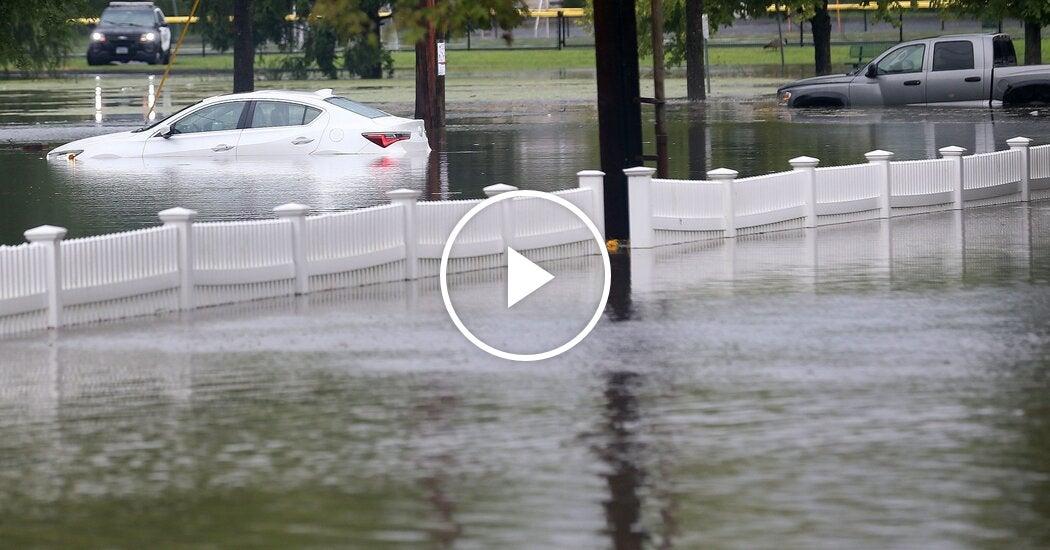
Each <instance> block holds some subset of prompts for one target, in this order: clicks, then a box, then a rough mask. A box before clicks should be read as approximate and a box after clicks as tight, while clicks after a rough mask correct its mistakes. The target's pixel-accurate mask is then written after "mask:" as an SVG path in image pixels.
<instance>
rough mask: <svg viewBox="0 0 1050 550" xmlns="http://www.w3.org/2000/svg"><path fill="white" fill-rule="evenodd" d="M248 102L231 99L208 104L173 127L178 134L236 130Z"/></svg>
mask: <svg viewBox="0 0 1050 550" xmlns="http://www.w3.org/2000/svg"><path fill="white" fill-rule="evenodd" d="M246 104H247V102H244V101H229V102H226V103H219V104H216V105H208V106H207V107H203V108H201V109H199V110H197V111H194V112H193V113H190V114H188V115H186V117H185V118H183V119H182V120H179V121H178V122H176V123H175V124H174V125H173V126H172V128H174V129H175V133H178V134H196V133H200V132H221V131H223V130H236V129H237V122H239V121H240V120H241V111H243V110H244V106H245V105H246Z"/></svg>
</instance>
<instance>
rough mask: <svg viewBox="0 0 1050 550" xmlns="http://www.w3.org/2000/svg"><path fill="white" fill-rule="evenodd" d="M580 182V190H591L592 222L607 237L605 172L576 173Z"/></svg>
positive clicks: (586, 171)
mask: <svg viewBox="0 0 1050 550" xmlns="http://www.w3.org/2000/svg"><path fill="white" fill-rule="evenodd" d="M576 178H577V179H578V180H579V182H580V189H590V190H591V198H592V199H593V202H592V203H591V221H592V222H594V225H595V227H597V228H598V232H599V233H601V234H602V236H604V235H605V172H602V171H601V170H583V171H581V172H577V173H576Z"/></svg>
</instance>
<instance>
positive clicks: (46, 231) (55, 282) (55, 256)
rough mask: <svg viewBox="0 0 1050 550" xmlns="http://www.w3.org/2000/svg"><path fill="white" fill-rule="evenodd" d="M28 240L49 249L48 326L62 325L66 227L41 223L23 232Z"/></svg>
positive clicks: (56, 326) (47, 279) (47, 270)
mask: <svg viewBox="0 0 1050 550" xmlns="http://www.w3.org/2000/svg"><path fill="white" fill-rule="evenodd" d="M23 235H25V238H26V240H27V241H29V242H31V243H33V244H35V245H38V246H43V247H45V248H46V250H47V259H46V260H45V262H46V263H45V264H44V265H45V267H44V269H45V270H46V272H45V274H44V286H45V292H46V293H47V328H58V327H60V326H62V239H64V238H66V228H65V227H55V226H53V225H41V226H40V227H34V228H33V229H30V230H29V231H26V232H25V233H23Z"/></svg>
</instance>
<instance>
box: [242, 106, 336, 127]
mask: <svg viewBox="0 0 1050 550" xmlns="http://www.w3.org/2000/svg"><path fill="white" fill-rule="evenodd" d="M320 114H321V110H320V109H315V108H314V107H308V106H306V105H301V104H299V103H289V102H287V101H256V102H255V112H254V113H252V121H251V125H250V126H249V127H251V128H273V127H275V126H304V125H306V124H310V123H311V122H313V120H314V119H315V118H317V117H318V115H320Z"/></svg>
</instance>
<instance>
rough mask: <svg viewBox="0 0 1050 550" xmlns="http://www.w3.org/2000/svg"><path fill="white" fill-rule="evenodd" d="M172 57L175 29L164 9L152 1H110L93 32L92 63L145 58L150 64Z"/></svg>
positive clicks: (90, 59)
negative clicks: (170, 25) (172, 36)
mask: <svg viewBox="0 0 1050 550" xmlns="http://www.w3.org/2000/svg"><path fill="white" fill-rule="evenodd" d="M170 58H171V28H170V27H168V23H167V22H166V21H165V19H164V12H162V11H160V8H158V7H156V6H154V5H153V3H152V2H110V3H109V7H107V8H106V9H104V10H102V15H101V17H99V20H98V26H96V27H95V29H94V31H93V32H92V33H91V44H89V45H88V50H87V62H88V65H106V64H108V63H110V62H113V61H119V62H122V63H127V62H129V61H145V62H146V63H149V64H150V65H156V64H158V63H167V62H168V60H169V59H170Z"/></svg>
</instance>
